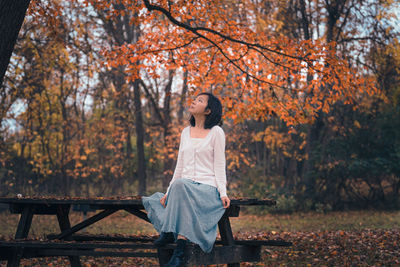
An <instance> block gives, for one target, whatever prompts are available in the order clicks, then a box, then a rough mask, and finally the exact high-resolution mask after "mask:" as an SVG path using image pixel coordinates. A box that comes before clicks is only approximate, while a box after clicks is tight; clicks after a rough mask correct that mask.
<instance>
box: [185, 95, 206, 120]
mask: <svg viewBox="0 0 400 267" xmlns="http://www.w3.org/2000/svg"><path fill="white" fill-rule="evenodd" d="M207 105H208V95H198V96H197V97H196V98H195V99H194V100H193V101H192V103H191V104H190V106H189V112H190V113H191V114H192V115H193V114H197V115H199V114H204V115H207V114H208V113H210V111H209V110H207V112H206V111H205V109H206V107H207Z"/></svg>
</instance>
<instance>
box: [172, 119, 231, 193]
mask: <svg viewBox="0 0 400 267" xmlns="http://www.w3.org/2000/svg"><path fill="white" fill-rule="evenodd" d="M190 127H191V126H187V127H186V128H184V129H183V130H182V132H181V140H180V143H179V152H178V159H177V162H176V167H175V171H174V175H173V177H172V179H171V181H170V183H169V186H168V188H167V192H166V194H168V192H169V188H170V187H171V184H172V183H173V182H174V181H175V180H176V179H180V178H187V179H192V180H194V181H196V182H199V183H203V184H208V185H211V186H214V187H216V188H217V190H218V192H219V194H220V197H224V196H227V195H226V171H225V166H226V159H225V133H224V130H223V129H222V128H221V127H220V126H218V125H215V126H213V127H212V128H211V130H210V131H209V132H208V134H207V136H206V137H205V138H203V140H201V142H199V141H197V140H192V139H191V137H190Z"/></svg>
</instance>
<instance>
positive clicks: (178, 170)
mask: <svg viewBox="0 0 400 267" xmlns="http://www.w3.org/2000/svg"><path fill="white" fill-rule="evenodd" d="M182 140H183V130H182V132H181V137H180V142H179V151H178V158H177V160H176V167H175V171H174V175H173V176H172V179H171V181H170V182H169V185H168V188H167V192H166V193H165V195H168V192H169V188H170V187H171V184H172V183H173V182H174V181H175V180H176V179H178V178H181V177H182V170H183V151H182V146H183V145H182Z"/></svg>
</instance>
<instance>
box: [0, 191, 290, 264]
mask: <svg viewBox="0 0 400 267" xmlns="http://www.w3.org/2000/svg"><path fill="white" fill-rule="evenodd" d="M0 203H5V204H8V205H9V209H10V212H11V213H14V214H21V216H20V219H19V222H18V227H17V230H16V233H15V237H14V239H12V240H0V260H7V261H8V262H7V266H19V263H20V260H21V259H22V258H32V257H50V256H68V257H69V260H70V263H71V266H73V267H75V266H81V265H80V260H79V256H95V257H104V256H113V257H155V258H158V261H159V264H160V266H164V264H165V263H167V262H168V261H169V259H170V257H171V256H172V254H173V250H174V248H175V246H176V244H168V245H166V246H164V247H161V248H157V247H155V246H154V245H153V241H154V240H155V238H150V237H148V236H147V237H146V236H132V237H126V236H124V237H121V236H105V235H88V234H86V235H82V234H77V232H78V231H80V230H82V229H84V228H86V227H88V226H90V225H92V224H93V223H95V222H98V221H100V220H102V219H104V218H106V217H107V216H109V215H111V214H113V213H115V212H117V211H119V210H125V211H127V212H129V213H130V214H132V215H134V216H137V217H139V218H141V219H143V220H144V221H146V222H148V223H150V220H149V219H148V217H147V213H146V212H145V209H144V207H143V205H142V200H141V196H133V197H113V198H82V197H63V198H56V197H0ZM275 204H276V202H275V200H272V199H251V198H233V199H231V204H230V207H229V208H227V209H226V211H225V213H224V215H223V216H222V218H221V219H220V221H219V222H218V229H219V233H220V237H221V239H220V240H218V239H217V240H216V242H215V244H214V247H213V250H212V251H211V252H210V253H204V252H203V251H202V250H201V249H200V247H199V246H198V245H196V244H193V243H189V245H188V246H187V247H186V249H185V265H186V266H194V265H208V264H228V266H229V267H231V266H239V265H240V262H254V261H260V259H261V247H262V246H290V245H291V243H290V242H285V241H282V240H235V239H234V237H233V234H232V229H231V224H230V221H229V217H238V216H239V211H240V206H253V205H266V206H272V205H275ZM76 205H79V206H80V207H82V206H84V207H86V208H85V210H89V209H90V210H92V211H99V212H98V213H96V214H95V215H93V216H91V217H89V218H86V219H84V220H83V221H82V222H80V223H77V224H76V225H73V226H71V222H70V220H69V212H70V209H71V206H76ZM34 215H56V216H57V219H58V224H59V227H60V233H56V234H54V233H53V234H48V235H47V237H46V239H44V240H29V239H27V237H28V233H29V230H30V227H31V224H32V218H33V216H34Z"/></svg>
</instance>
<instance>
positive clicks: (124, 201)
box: [0, 196, 276, 206]
mask: <svg viewBox="0 0 400 267" xmlns="http://www.w3.org/2000/svg"><path fill="white" fill-rule="evenodd" d="M230 200H231V205H238V206H241V205H245V206H253V205H257V206H258V205H265V206H273V205H275V204H276V201H275V200H273V199H267V198H266V199H257V198H244V197H238V198H230ZM0 203H7V204H48V205H50V204H83V205H115V206H118V205H142V196H123V197H120V196H115V197H60V196H19V197H18V196H14V197H11V196H10V197H0Z"/></svg>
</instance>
